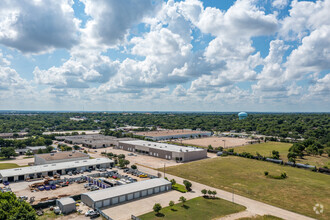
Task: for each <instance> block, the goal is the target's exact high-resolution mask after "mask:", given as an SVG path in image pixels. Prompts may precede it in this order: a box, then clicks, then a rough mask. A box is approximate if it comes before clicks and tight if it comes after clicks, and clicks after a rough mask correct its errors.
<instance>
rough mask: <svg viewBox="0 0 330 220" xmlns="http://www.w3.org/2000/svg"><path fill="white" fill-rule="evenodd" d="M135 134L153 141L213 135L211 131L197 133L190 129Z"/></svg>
mask: <svg viewBox="0 0 330 220" xmlns="http://www.w3.org/2000/svg"><path fill="white" fill-rule="evenodd" d="M134 134H135V135H139V136H144V137H146V138H147V139H151V140H153V141H159V140H168V139H176V138H192V137H208V136H211V135H212V133H211V132H210V131H197V130H190V129H182V130H181V129H180V130H179V129H178V130H160V131H145V132H136V133H134Z"/></svg>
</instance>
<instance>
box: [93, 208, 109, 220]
mask: <svg viewBox="0 0 330 220" xmlns="http://www.w3.org/2000/svg"><path fill="white" fill-rule="evenodd" d="M95 210H96V211H98V212H99V213H100V215H102V216H103V217H104V218H105V219H106V220H113V219H112V218H110V217H109V216H108V215H107V214H105V213H104V212H102V210H100V209H98V208H95Z"/></svg>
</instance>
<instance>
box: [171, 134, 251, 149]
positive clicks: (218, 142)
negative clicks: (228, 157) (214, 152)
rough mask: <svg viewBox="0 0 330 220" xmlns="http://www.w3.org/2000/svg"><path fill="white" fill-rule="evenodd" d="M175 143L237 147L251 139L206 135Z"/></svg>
mask: <svg viewBox="0 0 330 220" xmlns="http://www.w3.org/2000/svg"><path fill="white" fill-rule="evenodd" d="M175 142H177V143H182V144H188V145H189V144H191V145H195V146H201V147H208V146H209V145H211V146H212V147H213V148H216V147H224V148H231V147H238V146H243V145H247V144H250V143H251V140H249V139H246V138H232V137H206V138H196V139H188V140H177V141H175Z"/></svg>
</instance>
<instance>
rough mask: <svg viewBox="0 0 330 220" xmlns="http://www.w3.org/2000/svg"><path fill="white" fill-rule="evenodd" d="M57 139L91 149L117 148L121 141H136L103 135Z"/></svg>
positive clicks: (61, 137) (60, 137) (59, 137)
mask: <svg viewBox="0 0 330 220" xmlns="http://www.w3.org/2000/svg"><path fill="white" fill-rule="evenodd" d="M55 138H56V139H57V140H64V142H66V143H70V144H82V145H83V146H84V147H89V148H102V147H110V146H117V145H118V142H119V141H124V140H134V139H133V138H117V137H113V136H105V135H101V134H93V135H76V136H58V137H55Z"/></svg>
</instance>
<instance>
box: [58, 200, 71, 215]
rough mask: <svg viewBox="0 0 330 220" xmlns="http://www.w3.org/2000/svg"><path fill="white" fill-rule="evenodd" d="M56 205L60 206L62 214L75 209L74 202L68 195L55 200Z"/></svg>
mask: <svg viewBox="0 0 330 220" xmlns="http://www.w3.org/2000/svg"><path fill="white" fill-rule="evenodd" d="M56 205H57V206H58V207H59V208H60V210H61V212H62V213H63V214H69V213H71V212H75V211H76V202H75V201H74V200H73V199H72V198H70V197H66V198H62V199H58V200H56Z"/></svg>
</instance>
